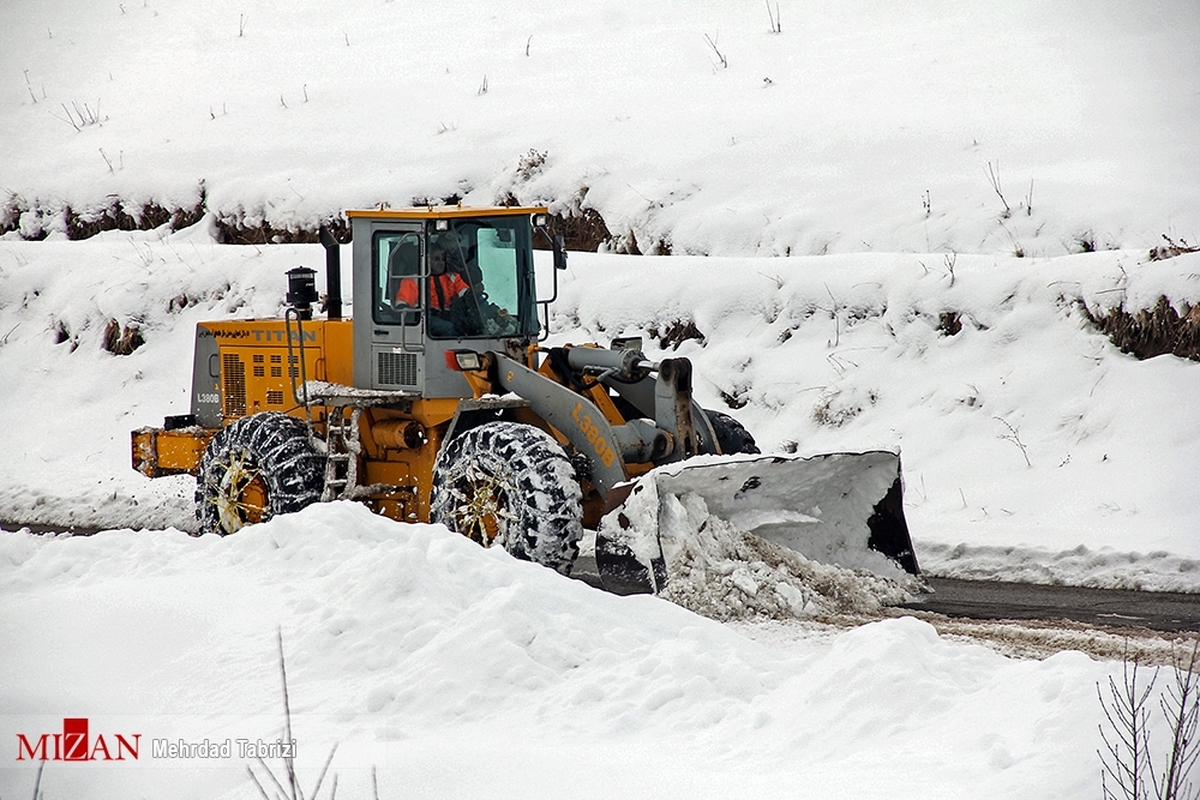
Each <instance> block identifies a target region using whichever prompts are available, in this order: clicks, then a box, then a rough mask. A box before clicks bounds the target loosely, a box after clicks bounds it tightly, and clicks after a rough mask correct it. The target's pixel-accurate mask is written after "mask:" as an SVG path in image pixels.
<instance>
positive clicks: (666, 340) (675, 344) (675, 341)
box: [646, 319, 706, 350]
mask: <svg viewBox="0 0 1200 800" xmlns="http://www.w3.org/2000/svg"><path fill="white" fill-rule="evenodd" d="M646 335H647V336H649V337H650V338H651V339H657V340H658V346H659V347H661V348H662V349H663V350H666V349H667V348H668V347H670V348H671V349H672V350H678V349H679V346H680V345H681V344H683V343H684V342H686V341H688V340H689V339H692V340H695V341H698V342H699V343H700V344H701V345H703V344H704V343H705V341H706V340H705V338H704V334H703V333H701V332H700V329H699V328H697V327H696V323H695V322H693V321H692V320H690V319H677V320H675V321H674V322H672V323H671V324H670V325H668V326H667V327H666V328H665V329H661V330H660V329H659V328H658V327H657V326H655V327H652V328H647V329H646Z"/></svg>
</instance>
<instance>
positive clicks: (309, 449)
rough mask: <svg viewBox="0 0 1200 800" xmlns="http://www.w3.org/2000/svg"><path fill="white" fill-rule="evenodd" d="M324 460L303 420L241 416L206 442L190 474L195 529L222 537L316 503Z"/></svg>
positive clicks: (268, 415) (270, 415) (272, 414)
mask: <svg viewBox="0 0 1200 800" xmlns="http://www.w3.org/2000/svg"><path fill="white" fill-rule="evenodd" d="M324 485H325V459H324V457H323V456H322V455H321V454H320V453H318V452H317V451H316V449H315V448H314V447H313V445H312V443H311V442H310V441H309V438H308V431H307V429H306V426H305V425H304V423H303V422H301V421H300V420H298V419H296V418H295V417H289V416H287V415H286V414H280V413H278V412H275V411H268V412H264V413H261V414H252V415H251V416H248V417H242V418H241V419H239V420H236V421H234V422H233V423H231V424H229V425H228V426H226V427H225V428H223V429H222V430H221V431H219V432H218V433H217V435H216V436H214V437H213V438H212V441H210V442H209V443H208V447H207V448H206V449H205V451H204V456H203V457H202V458H201V459H200V472H199V474H198V475H197V476H196V518H197V519H198V520H199V522H200V533H201V534H205V533H216V534H218V535H220V536H228V535H229V534H231V533H236V532H237V531H239V530H241V529H242V528H243V527H245V526H246V525H252V524H254V523H256V522H266V521H267V520H269V519H270V518H271V517H274V516H275V515H277V514H289V513H291V512H293V511H299V510H300V509H302V508H304V507H305V506H308V505H310V504H312V503H314V502H316V501H317V500H318V499H320V497H321V491H322V489H323V488H324Z"/></svg>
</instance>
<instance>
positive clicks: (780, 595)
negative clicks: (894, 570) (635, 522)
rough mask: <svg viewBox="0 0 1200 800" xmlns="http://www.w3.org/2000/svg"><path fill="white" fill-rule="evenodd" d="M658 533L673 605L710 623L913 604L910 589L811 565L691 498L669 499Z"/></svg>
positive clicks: (886, 580)
mask: <svg viewBox="0 0 1200 800" xmlns="http://www.w3.org/2000/svg"><path fill="white" fill-rule="evenodd" d="M663 503H664V504H665V508H664V509H663V513H662V515H661V517H660V519H661V520H662V524H661V526H660V528H659V535H660V537H661V540H662V550H663V558H664V560H665V562H666V565H667V587H666V590H665V591H664V592H663V593H662V597H665V598H666V599H668V600H671V601H672V602H675V603H678V604H679V605H681V606H683V607H684V608H689V609H691V610H692V611H695V612H697V613H699V614H703V615H704V616H706V617H712V618H713V619H719V620H729V619H739V618H747V617H756V618H758V617H761V618H766V619H808V618H821V617H828V616H833V615H836V614H845V613H860V614H869V613H872V612H875V611H878V610H879V609H880V608H881V607H882V606H885V605H897V604H899V603H902V602H904V601H905V600H907V599H909V597H910V592H909V587H906V586H905V585H904V584H902V583H901V582H899V581H896V580H892V579H890V578H885V577H881V576H878V575H873V574H871V573H869V572H866V571H862V570H850V569H844V568H842V567H838V566H836V565H833V564H820V563H817V562H815V561H811V560H809V559H807V558H805V557H804V556H802V555H800V554H799V553H797V552H796V551H794V550H789V549H787V548H784V547H780V546H779V545H776V544H773V543H771V542H768V541H767V540H765V539H763V538H762V537H760V536H755V535H754V534H752V533H747V532H746V531H743V530H740V529H738V528H737V527H735V526H734V525H733V524H732V523H730V522H729V521H727V520H724V519H722V518H720V517H716V516H713V515H711V514H709V512H708V507H707V505H706V504H705V502H704V499H703V498H702V497H700V496H699V495H696V494H692V493H688V494H685V495H683V496H677V495H674V494H668V495H665V496H664V497H663Z"/></svg>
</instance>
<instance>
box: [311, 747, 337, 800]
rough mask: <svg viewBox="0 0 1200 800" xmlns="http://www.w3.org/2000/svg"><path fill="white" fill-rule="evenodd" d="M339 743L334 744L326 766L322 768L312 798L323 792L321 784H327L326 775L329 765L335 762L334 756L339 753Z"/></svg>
mask: <svg viewBox="0 0 1200 800" xmlns="http://www.w3.org/2000/svg"><path fill="white" fill-rule="evenodd" d="M337 748H338V746H337V742H334V743H333V747H332V748H331V749H330V750H329V757H328V758H326V759H325V766H323V767H321V774H320V776H318V778H317V785H316V787H315V788H314V789H313V790H312V796H313V797H314V798H315V797H316V796H317V793H318V792H320V791H321V784H322V783H324V782H325V773H326V772H327V771H328V770H329V764H330V762H332V761H333V754H334V753H336V752H337Z"/></svg>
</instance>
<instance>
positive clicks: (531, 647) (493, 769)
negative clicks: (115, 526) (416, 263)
mask: <svg viewBox="0 0 1200 800" xmlns="http://www.w3.org/2000/svg"><path fill="white" fill-rule="evenodd" d="M0 597H3V598H4V599H3V602H0V649H2V650H3V651H4V652H5V653H6V654H7V655H6V657H5V659H3V661H2V663H0V707H2V708H3V709H4V714H3V715H2V716H0V726H2V728H3V730H0V735H3V737H4V738H5V740H7V741H10V742H12V741H14V740H15V736H16V734H18V733H24V734H27V735H30V734H37V733H39V732H41V731H50V732H54V731H57V730H60V729H61V719H62V717H64V716H78V717H88V718H89V719H90V722H91V729H92V731H93V733H97V732H103V731H119V732H123V733H126V734H133V733H141V735H142V740H141V741H142V750H141V753H140V757H139V759H138V760H137V761H136V763H120V764H118V763H110V764H72V763H65V762H50V763H48V764H47V767H46V769H45V773H44V774H43V776H42V789H43V790H44V791H45V792H46V795H47V796H51V797H52V796H73V797H83V796H86V797H97V798H105V797H125V796H130V795H140V794H161V793H164V792H165V793H169V794H171V795H172V796H175V797H206V798H211V797H218V796H230V797H252V796H255V790H254V789H253V786H252V785H251V784H250V783H249V780H248V778H247V777H246V772H245V767H246V762H247V759H242V758H237V757H235V756H234V757H230V758H213V759H182V760H169V759H165V758H156V757H154V756H153V755H152V751H151V741H152V740H153V739H167V740H169V741H171V742H178V741H183V742H193V741H203V740H204V739H205V738H208V739H209V740H210V741H214V742H224V741H225V740H226V739H230V740H232V741H233V742H234V743H235V747H236V741H237V739H239V738H244V739H247V740H249V741H252V742H256V741H257V740H258V739H262V740H263V741H264V742H271V741H276V740H278V739H279V738H280V731H281V728H282V699H281V692H280V688H279V687H280V683H279V670H278V658H277V651H276V647H277V645H276V639H275V637H276V629H277V628H278V629H279V630H280V631H281V633H282V636H283V642H284V650H285V654H286V663H287V676H288V685H289V690H290V702H291V708H292V713H293V733H294V736H295V738H296V740H297V742H298V754H299V759H298V764H299V767H300V772H301V778H302V780H303V781H304V782H305V785H306V787H311V786H312V784H313V783H314V782H315V780H316V775H317V773H318V772H319V770H320V765H321V763H323V761H324V759H325V757H326V755H327V754H328V752H329V749H330V747H332V745H333V744H334V743H335V742H337V743H338V749H337V754H336V756H335V758H334V762H333V767H332V769H333V770H336V771H338V772H339V796H350V795H356V796H357V795H367V793H368V792H369V791H370V790H369V788H368V787H369V785H370V775H371V769H372V767H375V768H376V769H377V771H378V781H379V786H380V796H381V797H387V796H400V795H406V796H407V795H411V794H413V793H417V794H419V795H422V796H449V795H451V794H453V795H457V796H490V797H495V796H501V797H515V796H518V795H521V794H524V795H525V796H528V795H529V794H530V793H534V794H538V793H547V792H549V793H552V794H554V795H555V796H563V797H600V796H611V795H612V794H613V793H623V794H629V795H630V796H634V797H650V796H654V795H661V794H662V793H663V792H664V791H667V792H668V793H674V792H675V791H676V790H678V789H680V787H683V788H685V789H686V790H687V791H688V793H689V794H694V795H696V796H700V797H718V796H728V794H729V793H730V792H740V793H743V794H752V795H754V796H762V797H827V796H829V795H830V794H831V793H833V792H848V793H851V794H853V795H855V796H859V797H893V798H894V797H925V796H927V795H928V792H929V787H931V786H936V787H938V788H939V790H941V791H945V792H947V793H948V794H955V795H961V794H980V795H988V796H1022V797H1046V798H1051V797H1067V796H1086V795H1088V794H1095V793H1096V792H1097V791H1098V769H1097V764H1096V760H1095V745H1096V742H1095V741H1093V740H1094V739H1096V738H1097V734H1096V726H1097V724H1098V722H1099V718H1100V717H1099V715H1100V709H1099V707H1098V706H1097V704H1096V701H1095V694H1094V685H1093V684H1094V682H1095V681H1097V680H1104V679H1105V678H1106V676H1107V675H1109V674H1111V673H1112V671H1113V670H1117V669H1119V668H1118V667H1117V666H1116V665H1113V664H1107V665H1106V664H1099V663H1095V662H1092V661H1090V660H1089V659H1088V658H1087V657H1086V656H1083V655H1082V654H1079V653H1063V654H1061V655H1058V656H1055V657H1053V658H1049V659H1047V660H1045V661H1041V662H1019V661H1011V660H1009V659H1006V658H1004V657H1002V656H1000V655H998V654H996V653H994V652H992V651H989V650H987V649H986V648H984V647H982V646H974V645H972V646H965V645H962V644H956V643H951V642H948V641H944V640H942V639H939V637H938V636H937V634H936V633H935V632H934V631H933V629H932V628H931V627H929V626H928V625H926V624H925V623H921V622H918V621H916V620H913V619H897V620H890V621H886V622H880V623H875V624H872V625H867V626H863V627H861V628H858V629H855V630H852V631H848V632H845V633H842V634H838V635H836V636H833V637H815V638H810V639H798V640H794V641H791V642H788V643H778V642H777V643H775V644H774V645H772V646H768V645H765V644H758V643H755V642H752V641H750V640H749V639H746V638H745V637H744V636H743V635H741V634H739V633H737V632H735V631H733V630H731V629H729V628H727V627H724V626H722V625H719V624H717V623H715V622H712V621H710V620H706V619H703V618H701V617H697V616H695V615H693V614H691V613H689V612H687V611H685V610H683V609H681V608H679V607H677V606H675V605H672V604H671V603H667V602H664V601H662V600H659V599H656V598H652V597H647V596H641V597H625V598H621V597H615V596H612V595H607V594H605V593H603V592H600V591H597V590H594V589H591V588H590V587H588V586H586V585H585V584H582V583H580V582H578V581H571V580H567V579H564V578H562V577H561V576H558V575H556V574H554V573H552V572H551V571H549V570H546V569H543V568H539V567H536V566H533V565H530V564H527V563H523V562H517V561H515V560H513V559H511V558H509V557H508V556H506V555H505V554H504V553H502V552H500V551H497V550H483V549H481V548H479V547H477V546H476V545H474V544H472V543H471V542H469V541H467V540H465V539H462V538H460V537H456V536H452V535H448V532H447V531H446V530H445V529H443V528H440V527H436V526H424V525H400V524H397V523H393V522H391V521H388V520H385V519H382V518H379V517H375V516H373V515H371V514H370V513H368V512H367V511H366V510H365V509H363V508H361V507H359V506H356V505H351V504H344V503H334V504H329V505H319V506H314V507H311V508H309V509H307V510H306V511H304V512H302V513H300V514H297V515H292V516H287V517H281V518H277V519H275V520H272V521H271V522H269V523H266V524H264V525H261V526H255V527H252V528H249V529H247V530H246V531H244V532H242V533H240V534H238V535H237V536H233V537H229V538H225V539H220V538H217V537H213V536H207V537H203V538H200V539H193V538H190V537H188V536H185V535H184V534H182V533H180V532H178V531H133V530H128V529H125V530H114V531H105V532H102V533H100V534H97V535H95V536H91V537H62V536H59V537H39V536H33V535H28V534H6V535H4V536H0ZM897 742H903V746H897ZM273 765H274V766H275V767H276V769H278V762H273ZM35 774H36V769H35V768H34V767H33V766H31V765H30V764H29V763H28V762H24V763H16V762H9V763H6V764H4V765H3V766H2V767H0V791H2V792H3V793H4V795H5V796H8V795H14V796H23V795H25V794H27V793H29V792H31V791H32V786H33V781H34V778H35ZM367 796H369V795H367Z"/></svg>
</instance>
